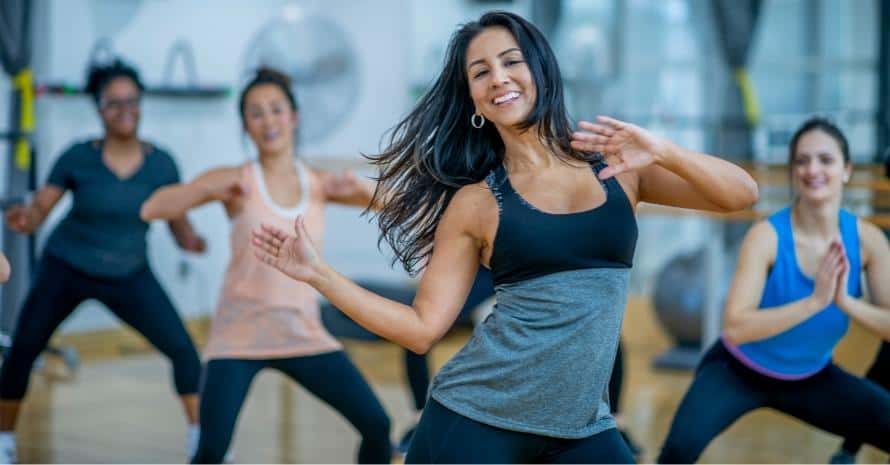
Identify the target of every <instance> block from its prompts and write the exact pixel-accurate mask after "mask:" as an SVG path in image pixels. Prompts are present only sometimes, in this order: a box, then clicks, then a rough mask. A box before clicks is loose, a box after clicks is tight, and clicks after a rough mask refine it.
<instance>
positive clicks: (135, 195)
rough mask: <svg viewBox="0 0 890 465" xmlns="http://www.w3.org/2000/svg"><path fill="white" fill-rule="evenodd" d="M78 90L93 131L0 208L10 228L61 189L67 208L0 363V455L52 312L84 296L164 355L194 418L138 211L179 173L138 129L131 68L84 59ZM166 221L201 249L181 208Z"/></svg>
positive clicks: (184, 348) (192, 358) (61, 313)
mask: <svg viewBox="0 0 890 465" xmlns="http://www.w3.org/2000/svg"><path fill="white" fill-rule="evenodd" d="M86 90H87V92H88V93H89V94H91V95H92V97H93V99H94V101H95V103H96V106H97V109H98V113H99V116H100V118H101V119H102V125H103V127H104V130H105V131H104V134H103V136H102V138H100V139H95V140H88V141H84V142H79V143H75V144H74V145H72V146H71V147H70V148H68V149H67V150H66V151H65V152H64V153H63V154H62V155H61V156H60V157H59V159H58V160H57V161H56V163H55V165H54V166H53V168H52V171H51V172H50V174H49V178H48V179H47V181H46V185H45V186H43V187H42V188H41V189H40V190H39V191H38V192H37V193H36V194H35V196H34V199H33V201H32V202H31V203H30V204H29V205H23V206H17V207H13V208H10V209H9V210H7V213H6V222H7V224H8V226H9V228H10V229H12V230H13V231H16V232H18V233H21V234H31V233H33V232H34V231H35V230H36V229H37V228H38V227H40V225H41V224H42V223H43V221H44V220H45V219H46V217H47V215H49V213H50V211H52V209H53V207H54V206H55V205H56V204H57V203H58V202H59V200H60V199H61V198H62V196H63V195H64V194H65V192H66V191H71V193H72V200H73V202H72V206H71V210H70V211H69V212H68V215H67V216H66V217H65V218H64V219H63V220H62V221H61V223H59V225H58V227H56V229H55V230H54V231H53V233H52V234H51V235H50V237H49V239H48V240H47V242H46V246H45V248H44V251H43V256H42V258H41V260H40V264H39V266H38V268H37V273H36V275H35V276H34V280H33V284H32V287H31V290H30V292H29V293H28V296H27V297H26V299H25V302H24V305H23V307H22V309H21V311H20V312H19V316H18V321H17V322H16V329H15V331H14V333H13V338H12V347H11V348H10V349H9V352H8V353H7V356H6V359H5V361H4V363H3V366H2V369H0V462H2V463H10V462H11V461H14V460H15V458H16V457H15V449H16V445H15V435H14V434H15V433H14V428H15V423H16V419H17V417H18V413H19V407H20V405H21V402H22V399H23V398H24V396H25V392H26V391H27V388H28V380H29V375H30V372H31V367H32V366H33V364H34V360H35V359H36V358H37V356H38V355H39V354H40V353H41V352H42V351H43V350H44V349H45V348H46V345H47V342H48V341H49V338H50V337H51V336H52V334H53V333H54V332H55V330H56V328H58V327H59V325H60V324H61V323H62V321H64V320H65V319H66V318H67V317H68V316H69V315H70V314H71V313H72V312H73V311H74V309H75V307H77V306H78V305H79V304H80V303H81V302H83V301H84V300H87V299H96V300H98V301H100V302H102V303H103V304H104V305H105V306H106V307H108V308H109V309H110V310H111V311H112V312H113V313H114V314H115V315H116V316H117V317H118V318H119V319H120V320H121V321H123V322H124V323H126V324H127V325H129V326H131V327H132V328H133V329H135V330H136V331H138V332H139V333H140V334H142V335H143V336H144V337H145V338H146V339H147V340H148V341H149V342H150V343H151V344H152V345H154V346H155V347H156V348H157V349H158V350H160V351H161V352H162V353H163V354H164V355H165V356H166V357H167V358H169V359H170V362H171V364H172V368H173V381H174V385H175V389H176V392H177V394H178V395H179V396H180V399H181V401H182V404H183V408H184V409H185V415H186V418H187V420H188V422H189V424H190V425H192V426H193V428H192V429H190V432H191V431H193V430H195V429H194V425H195V424H196V423H197V412H198V398H197V392H198V382H199V378H200V373H201V362H200V359H199V358H198V353H197V351H196V350H195V347H194V345H193V344H192V340H191V338H190V337H189V335H188V333H187V332H186V330H185V327H184V326H183V324H182V320H180V318H179V315H178V314H177V312H176V309H175V308H174V307H173V304H172V303H171V302H170V299H169V298H168V297H167V294H166V293H165V292H164V290H163V288H161V286H160V285H159V283H158V281H157V279H156V278H155V276H154V274H153V273H152V271H151V269H150V268H149V266H148V260H147V254H146V240H145V235H146V232H147V231H148V223H146V222H144V221H142V220H141V219H140V218H139V208H140V206H141V205H142V203H143V202H144V201H145V199H147V198H148V197H149V196H150V195H151V193H152V192H154V190H155V189H157V188H159V187H161V186H164V185H167V184H172V183H176V182H179V173H178V170H177V168H176V164H175V163H174V161H173V158H172V157H171V156H170V155H169V154H168V153H167V152H165V151H164V150H162V149H160V148H158V147H157V146H155V145H154V144H151V143H148V142H145V141H142V140H140V139H139V137H138V133H137V132H138V126H139V100H140V97H141V95H142V90H143V86H142V84H141V82H140V80H139V75H138V73H137V72H136V70H134V69H133V68H131V67H130V66H128V65H126V64H124V63H122V62H120V61H115V62H113V63H111V64H110V65H106V66H96V67H93V68H91V69H90V71H89V75H88V78H87V89H86ZM168 224H169V226H170V230H171V232H172V233H173V236H174V237H175V238H176V242H177V243H178V245H179V247H180V248H182V249H183V250H187V251H191V252H202V251H204V249H205V244H204V240H203V239H202V238H200V237H199V236H198V235H196V234H195V232H194V231H193V229H192V227H191V225H190V224H189V222H188V220H187V219H186V218H185V217H180V218H176V219H173V220H170V221H169V222H168ZM190 434H191V433H190Z"/></svg>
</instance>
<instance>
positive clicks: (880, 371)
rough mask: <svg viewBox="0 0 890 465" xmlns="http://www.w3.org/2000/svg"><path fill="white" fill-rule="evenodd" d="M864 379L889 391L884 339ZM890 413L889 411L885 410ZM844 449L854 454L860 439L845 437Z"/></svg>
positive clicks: (889, 355)
mask: <svg viewBox="0 0 890 465" xmlns="http://www.w3.org/2000/svg"><path fill="white" fill-rule="evenodd" d="M865 378H866V379H870V380H872V381H874V382H875V383H877V384H879V385H881V386H883V387H884V389H886V390H887V391H890V342H887V341H884V342H883V343H882V344H881V348H880V350H879V351H878V356H877V357H875V361H874V363H872V365H871V368H869V369H868V372H867V373H866V374H865ZM887 415H890V412H887ZM841 447H842V448H843V449H844V450H845V451H847V452H849V453H850V454H852V455H856V453H857V452H859V449H860V448H861V447H862V441H861V440H859V439H858V438H855V437H849V436H848V437H847V438H846V439H845V440H844V444H843V445H842V446H841Z"/></svg>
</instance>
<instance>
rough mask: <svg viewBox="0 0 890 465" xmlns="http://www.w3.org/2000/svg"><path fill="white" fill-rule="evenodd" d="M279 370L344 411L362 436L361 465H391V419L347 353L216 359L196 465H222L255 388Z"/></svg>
mask: <svg viewBox="0 0 890 465" xmlns="http://www.w3.org/2000/svg"><path fill="white" fill-rule="evenodd" d="M263 368H272V369H274V370H278V371H280V372H282V373H284V374H285V375H287V376H288V377H290V378H291V379H292V380H294V382H296V383H299V384H300V385H302V386H303V387H304V388H306V389H307V390H308V391H309V392H311V393H312V394H314V395H315V396H316V397H318V398H319V399H321V400H322V401H324V402H326V403H327V404H328V405H330V406H331V407H333V408H334V409H335V410H337V411H338V412H340V414H341V415H343V416H344V417H345V418H346V420H347V421H349V423H351V424H352V426H354V427H355V429H356V430H358V432H359V434H361V436H362V440H361V445H360V446H359V450H358V462H359V463H389V462H390V458H391V455H392V445H391V443H390V441H389V430H390V421H389V417H388V416H387V415H386V412H385V411H384V410H383V406H381V405H380V402H379V401H378V400H377V396H375V395H374V392H373V391H371V388H370V386H368V383H367V382H365V379H364V378H363V377H362V375H361V373H359V372H358V370H357V369H356V368H355V366H354V365H353V364H352V362H351V361H350V360H349V357H347V356H346V353H345V352H343V351H342V350H338V351H334V352H327V353H324V354H319V355H310V356H304V357H291V358H278V359H262V360H256V359H230V358H226V359H214V360H211V361H209V362H208V363H207V371H206V372H205V373H204V380H203V384H202V389H201V413H200V418H201V438H200V440H199V441H198V450H197V452H196V453H195V456H194V457H193V458H192V463H222V461H223V458H224V457H225V454H226V451H227V450H229V444H230V443H231V442H232V433H233V432H234V431H235V423H236V422H237V420H238V414H239V413H240V412H241V406H242V405H243V404H244V399H245V398H246V397H247V392H248V390H249V389H250V384H251V382H252V381H253V379H254V377H255V376H256V375H257V373H259V371H260V370H262V369H263Z"/></svg>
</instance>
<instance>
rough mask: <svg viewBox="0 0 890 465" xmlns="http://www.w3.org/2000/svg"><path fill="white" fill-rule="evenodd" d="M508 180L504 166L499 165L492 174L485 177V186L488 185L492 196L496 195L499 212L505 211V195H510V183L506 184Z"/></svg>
mask: <svg viewBox="0 0 890 465" xmlns="http://www.w3.org/2000/svg"><path fill="white" fill-rule="evenodd" d="M506 180H507V171H506V170H505V169H504V165H498V167H497V168H495V169H493V170H491V172H489V173H488V175H487V176H485V184H488V189H489V190H491V194H492V195H494V199H495V200H496V201H497V204H498V210H499V211H503V209H504V208H503V207H504V194H505V193H509V191H510V183H507V182H504V181H506ZM505 191H507V192H505Z"/></svg>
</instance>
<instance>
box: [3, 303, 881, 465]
mask: <svg viewBox="0 0 890 465" xmlns="http://www.w3.org/2000/svg"><path fill="white" fill-rule="evenodd" d="M649 308H650V307H649V304H648V302H647V301H646V300H645V299H642V298H637V299H632V301H631V304H630V306H629V309H628V316H627V319H626V320H625V325H624V327H625V331H624V341H625V344H626V354H627V355H626V363H627V366H626V376H627V378H626V379H625V393H624V398H623V400H622V404H623V407H624V411H625V415H626V420H627V427H628V429H629V430H630V431H631V434H632V435H633V436H634V437H635V438H637V439H638V441H639V442H640V443H641V444H642V445H643V446H644V447H645V449H646V453H647V454H646V456H645V460H646V461H651V460H653V458H654V454H655V453H656V451H657V448H658V447H659V446H660V444H661V441H662V440H663V439H664V436H665V434H666V432H667V428H668V426H669V423H670V420H671V418H672V416H673V414H674V411H675V409H676V406H677V403H678V402H679V399H680V397H681V396H682V395H683V393H684V392H685V390H686V388H687V386H688V384H689V382H690V379H691V375H690V373H688V372H680V373H677V372H662V371H654V370H653V369H652V368H651V362H650V361H651V359H652V358H653V357H654V356H655V355H657V354H659V353H660V352H662V351H663V350H665V349H666V348H667V347H668V346H669V344H668V340H667V339H666V338H665V336H664V335H663V334H662V332H661V330H660V329H659V328H658V327H657V325H656V324H655V322H654V319H653V316H652V313H651V311H650V309H649ZM193 329H194V330H195V333H196V339H198V340H200V339H201V335H202V334H203V333H204V331H203V326H202V325H200V324H199V325H197V326H195V327H193ZM467 337H468V333H467V332H466V331H462V332H457V333H456V334H452V335H450V336H449V337H448V338H447V339H446V340H445V341H443V343H442V344H440V345H439V347H437V348H436V349H435V350H434V352H433V357H432V358H433V363H434V364H435V365H436V366H440V365H441V364H442V363H444V361H445V360H447V359H448V358H449V357H450V356H451V355H453V353H454V352H455V351H456V350H457V349H458V348H459V347H460V346H461V345H462V344H463V342H464V341H465V340H466V338H467ZM59 342H60V343H63V344H75V345H76V346H77V347H79V348H80V349H81V351H82V356H83V357H84V358H85V361H84V362H83V363H82V364H81V366H80V368H79V370H78V371H77V373H76V374H75V375H74V376H73V377H71V376H67V375H66V373H65V370H64V367H63V366H62V365H61V363H59V362H58V361H55V360H49V361H48V363H47V365H46V366H45V368H44V370H43V371H42V372H41V373H39V374H36V375H35V376H34V380H33V382H32V389H31V391H30V394H29V397H28V399H27V402H26V405H25V407H24V409H23V411H22V416H21V421H20V423H19V429H18V432H19V455H20V459H21V460H22V461H23V462H44V463H53V462H67V463H105V462H123V463H177V462H183V461H184V460H185V452H184V448H185V422H184V419H183V417H182V414H181V411H180V409H179V404H178V402H177V401H176V398H175V397H174V395H173V393H172V388H171V385H170V378H169V375H168V367H167V365H166V362H165V361H164V360H163V359H161V358H160V357H159V356H157V355H156V354H154V353H152V352H150V351H145V350H144V344H143V343H142V342H141V341H139V339H138V338H137V337H134V336H132V334H125V335H124V336H121V335H120V334H119V333H108V334H100V335H95V334H94V335H91V336H89V337H88V338H84V337H83V336H75V337H67V338H62V339H60V340H59ZM877 344H878V341H877V340H876V339H875V338H873V337H871V336H869V335H868V334H865V333H864V332H863V331H862V330H861V329H859V328H856V327H854V328H852V329H851V332H850V334H848V336H847V337H846V338H845V340H844V341H843V343H842V344H841V346H840V347H839V349H838V352H837V355H838V357H837V358H838V360H839V361H840V363H841V364H842V365H843V366H846V367H848V368H849V369H850V370H852V371H854V372H856V373H862V372H864V370H865V369H866V368H867V365H868V363H870V362H871V359H872V357H873V356H874V354H875V351H876V349H877ZM347 348H348V350H349V352H350V355H351V356H352V357H353V359H354V360H355V361H356V362H357V364H358V365H359V367H360V368H361V370H362V371H363V372H364V373H365V375H366V376H367V377H368V378H369V379H370V380H371V382H372V384H373V386H374V388H375V391H376V392H377V394H378V395H379V397H380V398H381V400H382V401H383V403H384V405H385V407H386V409H387V410H388V412H389V413H390V416H391V417H392V419H393V424H394V429H393V436H394V439H395V438H397V437H398V436H399V435H400V434H401V433H402V432H403V431H404V430H405V429H406V428H408V426H409V425H410V423H411V422H412V421H413V420H412V415H411V413H410V402H409V394H408V390H407V388H406V387H405V385H404V383H403V380H402V376H403V375H402V364H401V354H400V352H399V350H398V349H396V348H395V347H393V346H392V345H390V344H386V343H349V344H348V347H347ZM122 353H123V355H121V354H122ZM838 443H839V441H838V439H837V438H834V437H832V436H830V435H828V434H825V433H822V432H820V431H817V430H815V429H812V428H810V427H808V426H806V425H804V424H802V423H800V422H798V421H796V420H793V419H790V418H787V417H785V416H783V415H781V414H777V413H774V412H770V411H758V412H755V413H752V414H750V415H748V416H746V417H744V418H743V419H742V420H741V421H739V422H737V423H736V424H735V425H733V426H732V427H731V428H730V429H729V430H728V431H727V432H726V433H725V434H723V435H722V436H720V437H719V438H718V439H717V440H716V441H714V442H713V443H712V444H711V446H710V447H709V448H708V449H707V450H706V451H705V454H704V456H703V457H702V462H711V463H714V462H720V463H824V462H825V461H826V460H827V459H828V457H829V455H830V454H831V453H832V452H833V451H834V450H835V449H836V447H837V445H838ZM356 444H357V436H356V434H355V433H354V432H353V431H352V430H351V428H350V427H349V425H348V424H347V423H346V422H345V421H344V420H342V419H341V418H339V417H338V416H337V415H336V414H335V413H334V412H333V411H331V410H330V409H329V408H328V407H327V406H326V405H324V404H322V403H320V402H319V401H317V400H315V399H314V398H312V397H311V396H310V395H309V394H307V393H306V391H304V390H302V389H301V388H299V387H296V386H294V385H293V384H292V383H291V382H289V381H288V380H286V379H285V378H283V377H282V376H280V375H278V374H277V373H274V372H266V373H263V374H261V375H260V376H259V377H258V379H257V380H256V382H255V383H254V386H253V388H252V391H251V395H250V397H249V398H248V401H247V403H246V405H245V408H244V410H243V411H242V415H241V418H240V420H239V424H238V430H237V433H236V437H235V442H234V452H235V456H236V460H237V461H239V462H250V463H268V462H284V463H288V462H291V463H293V462H313V463H332V462H350V461H352V460H354V451H355V447H356ZM859 459H860V462H870V463H884V462H886V460H887V456H886V455H885V454H883V453H880V452H878V451H876V450H875V449H872V448H869V447H865V448H864V449H863V451H862V452H861V453H860V455H859Z"/></svg>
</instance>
